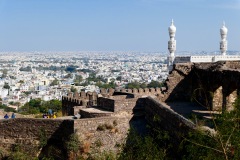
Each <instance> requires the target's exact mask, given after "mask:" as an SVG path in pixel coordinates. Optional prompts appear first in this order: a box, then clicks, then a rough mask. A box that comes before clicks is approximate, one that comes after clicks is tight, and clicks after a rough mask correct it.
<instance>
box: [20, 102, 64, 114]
mask: <svg viewBox="0 0 240 160" xmlns="http://www.w3.org/2000/svg"><path fill="white" fill-rule="evenodd" d="M49 109H52V111H54V112H58V111H60V110H61V109H62V102H61V101H59V100H56V99H52V100H50V101H43V100H41V99H39V98H37V99H31V100H30V101H29V102H27V103H26V104H25V105H24V106H22V107H21V108H20V110H19V112H20V113H22V114H37V113H46V112H48V110H49Z"/></svg>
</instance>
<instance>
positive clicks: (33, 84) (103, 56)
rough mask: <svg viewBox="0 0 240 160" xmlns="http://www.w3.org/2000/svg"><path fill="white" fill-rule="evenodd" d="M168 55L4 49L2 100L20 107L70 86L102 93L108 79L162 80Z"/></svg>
mask: <svg viewBox="0 0 240 160" xmlns="http://www.w3.org/2000/svg"><path fill="white" fill-rule="evenodd" d="M166 59H167V57H166V55H165V54H164V53H162V54H161V53H141V52H62V53H55V52H47V53H39V52H32V53H31V52H30V53H15V52H13V53H1V54H0V61H1V80H0V87H1V89H0V91H1V92H0V93H1V98H2V103H3V104H5V105H8V106H9V107H13V108H15V109H17V107H21V106H22V105H24V104H25V103H26V102H29V101H30V99H36V98H40V99H42V100H45V101H48V100H51V99H58V100H61V98H62V96H65V95H66V94H67V93H68V92H69V91H70V90H71V88H72V89H73V88H74V89H76V91H78V92H80V91H82V90H84V91H85V92H88V91H91V92H93V91H95V92H97V93H99V88H101V87H103V88H104V84H105V86H106V87H105V88H108V87H109V86H107V84H109V83H111V84H113V85H114V87H113V86H112V87H113V88H115V87H117V88H125V87H126V85H127V84H128V83H131V82H139V83H144V84H146V85H147V84H149V83H150V82H151V81H159V82H162V81H164V80H165V79H166V77H167V74H168V70H167V65H166ZM110 88H111V86H110ZM13 102H14V103H13ZM16 102H19V103H16ZM9 103H10V104H9ZM11 104H12V105H11ZM13 104H17V105H13Z"/></svg>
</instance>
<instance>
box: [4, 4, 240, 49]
mask: <svg viewBox="0 0 240 160" xmlns="http://www.w3.org/2000/svg"><path fill="white" fill-rule="evenodd" d="M239 10H240V1H239V0H229V1H225V0H218V1H216V0H213V1H211V2H209V1H207V0H195V1H193V0H182V1H179V0H129V1H127V0H122V1H109V0H102V1H98V0H93V1H83V0H80V1H76V0H73V1H71V2H70V1H66V0H62V1H57V0H52V1H47V0H43V1H29V0H22V1H17V0H0V19H1V25H0V51H151V52H154V51H159V52H167V42H168V39H169V35H168V27H169V26H170V24H171V19H174V24H175V26H176V27H177V32H176V40H177V51H176V52H178V51H199V50H204V51H218V50H219V42H220V28H221V27H222V22H223V21H225V23H226V26H227V28H228V29H229V33H228V37H227V39H228V50H240V47H239V43H240V21H237V17H238V16H239Z"/></svg>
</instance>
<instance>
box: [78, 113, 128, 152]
mask: <svg viewBox="0 0 240 160" xmlns="http://www.w3.org/2000/svg"><path fill="white" fill-rule="evenodd" d="M131 118H132V116H124V117H101V118H94V119H91V118H89V119H78V120H75V121H74V130H75V133H76V134H77V135H78V136H79V138H80V140H81V141H82V143H83V144H84V146H85V147H86V148H87V147H89V148H88V149H89V150H86V151H85V152H91V153H94V152H99V151H104V150H112V151H117V150H120V149H121V148H120V144H122V143H124V142H125V140H126V137H127V133H128V130H129V129H130V124H129V121H130V120H131Z"/></svg>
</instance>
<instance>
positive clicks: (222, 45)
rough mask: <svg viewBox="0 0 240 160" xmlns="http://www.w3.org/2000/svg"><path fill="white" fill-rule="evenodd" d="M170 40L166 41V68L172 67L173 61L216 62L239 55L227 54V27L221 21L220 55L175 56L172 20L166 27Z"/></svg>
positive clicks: (231, 59)
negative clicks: (167, 52)
mask: <svg viewBox="0 0 240 160" xmlns="http://www.w3.org/2000/svg"><path fill="white" fill-rule="evenodd" d="M168 31H169V35H170V41H168V50H169V58H168V68H169V70H171V69H172V65H173V64H174V63H186V62H195V63H199V62H217V61H234V60H240V56H238V55H227V45H228V43H227V33H228V29H227V27H226V26H225V23H224V22H223V26H222V28H221V29H220V35H221V41H220V51H221V55H209V56H175V55H174V52H175V51H176V40H174V37H175V32H176V27H175V26H174V25H173V21H172V24H171V26H170V27H169V28H168Z"/></svg>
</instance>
